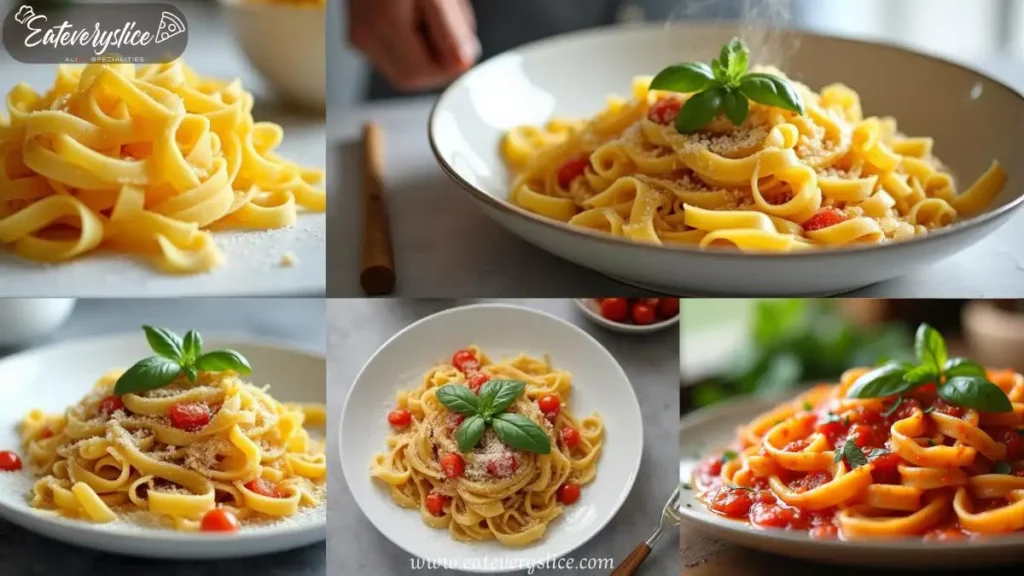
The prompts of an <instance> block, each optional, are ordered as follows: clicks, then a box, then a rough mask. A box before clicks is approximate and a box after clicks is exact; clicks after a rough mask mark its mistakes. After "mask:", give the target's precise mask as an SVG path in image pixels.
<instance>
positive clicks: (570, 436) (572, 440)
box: [562, 426, 580, 449]
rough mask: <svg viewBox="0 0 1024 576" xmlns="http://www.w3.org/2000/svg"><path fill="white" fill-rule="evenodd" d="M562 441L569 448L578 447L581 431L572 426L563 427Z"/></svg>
mask: <svg viewBox="0 0 1024 576" xmlns="http://www.w3.org/2000/svg"><path fill="white" fill-rule="evenodd" d="M562 442H563V443H564V444H565V445H566V447H567V448H570V449H571V448H576V447H577V446H579V445H580V431H579V430H577V429H575V428H573V427H572V426H566V427H565V428H562Z"/></svg>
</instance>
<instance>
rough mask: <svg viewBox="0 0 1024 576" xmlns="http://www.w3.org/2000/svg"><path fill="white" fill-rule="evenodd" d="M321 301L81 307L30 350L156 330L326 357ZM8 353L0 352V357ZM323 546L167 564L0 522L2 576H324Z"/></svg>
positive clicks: (97, 303)
mask: <svg viewBox="0 0 1024 576" xmlns="http://www.w3.org/2000/svg"><path fill="white" fill-rule="evenodd" d="M324 308H325V304H324V301H323V300H319V299H294V300H290V299H273V300H266V299H252V300H249V299H232V300H221V299H195V300H164V301H161V300H80V301H79V302H77V304H76V307H75V311H74V313H73V314H72V315H71V317H70V318H69V319H68V322H67V324H65V325H64V326H63V327H62V328H61V329H60V330H58V331H57V332H55V333H54V334H53V335H51V336H49V337H46V338H43V339H41V340H39V341H37V342H33V343H30V344H26V346H25V347H27V346H28V345H45V344H47V343H50V342H56V341H61V340H68V339H74V338H84V337H88V336H93V335H99V334H109V333H119V332H129V331H132V330H138V329H139V327H140V326H141V325H142V324H157V325H163V326H167V327H170V328H172V329H174V330H187V329H189V328H195V329H197V330H199V331H200V332H202V331H208V332H220V333H225V334H237V335H244V336H251V337H253V338H265V339H269V340H273V341H283V342H290V343H292V344H293V345H295V346H296V347H299V348H303V349H307V350H313V351H319V352H322V351H323V350H324V340H325V326H324V313H325V311H324ZM9 352H12V350H0V357H2V356H4V355H5V354H6V353H9ZM325 561H326V552H325V544H317V545H313V546H307V547H305V548H300V549H297V550H291V551H288V552H282V553H279V554H274V555H270V556H263V557H256V558H248V559H240V560H230V561H224V562H168V561H163V560H146V559H140V558H129V557H127V556H117V555H113V554H105V553H102V552H94V551H92V550H86V549H84V548H76V547H74V546H69V545H67V544H63V543H60V542H57V541H55V540H50V539H48V538H44V537H42V536H37V535H36V534H34V533H32V532H29V531H27V530H24V529H22V528H20V527H18V526H14V525H13V524H9V523H7V522H6V521H4V520H0V574H3V576H52V575H57V574H59V575H61V576H119V575H122V574H124V575H126V576H127V575H129V574H139V573H144V574H146V575H147V576H205V575H207V574H209V575H211V576H212V575H214V574H235V573H237V574H259V575H261V576H263V575H266V576H314V575H322V574H326V572H327V568H326V564H325Z"/></svg>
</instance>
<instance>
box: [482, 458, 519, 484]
mask: <svg viewBox="0 0 1024 576" xmlns="http://www.w3.org/2000/svg"><path fill="white" fill-rule="evenodd" d="M517 469H519V460H516V457H515V454H512V453H511V452H505V453H504V454H502V455H501V456H499V457H497V458H495V459H494V460H491V461H489V462H487V473H488V474H490V475H491V476H494V477H495V478H507V477H509V476H511V475H512V474H513V473H515V471H516V470H517Z"/></svg>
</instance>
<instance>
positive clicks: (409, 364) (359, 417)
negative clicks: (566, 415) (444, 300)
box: [339, 304, 643, 573]
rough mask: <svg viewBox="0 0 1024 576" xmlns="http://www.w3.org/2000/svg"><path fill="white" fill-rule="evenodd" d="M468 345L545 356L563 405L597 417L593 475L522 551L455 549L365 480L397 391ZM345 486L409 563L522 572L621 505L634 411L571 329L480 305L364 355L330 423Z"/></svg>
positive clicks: (610, 366) (573, 543)
mask: <svg viewBox="0 0 1024 576" xmlns="http://www.w3.org/2000/svg"><path fill="white" fill-rule="evenodd" d="M470 344H475V345H477V346H479V347H480V348H481V349H482V350H483V351H484V352H485V353H486V354H487V355H488V356H490V357H491V358H492V359H496V360H497V359H500V358H506V357H512V356H516V355H518V354H520V353H527V354H530V355H534V356H543V355H544V354H548V355H550V357H551V362H552V364H553V365H555V366H557V367H559V368H563V369H565V370H567V371H569V372H570V373H571V374H572V382H573V391H572V408H573V411H574V412H575V413H576V414H578V415H579V414H590V413H591V412H597V413H598V414H600V415H601V417H602V418H603V420H604V424H605V443H604V447H603V448H602V450H601V456H600V459H599V460H598V463H597V476H596V478H595V479H594V481H593V482H592V483H590V484H588V485H587V486H584V487H583V489H582V491H581V493H582V495H581V497H580V499H579V501H578V502H577V503H575V504H573V505H571V506H567V507H566V508H565V512H564V513H563V515H562V516H560V517H559V518H557V519H556V520H555V521H554V522H553V523H552V524H551V525H550V526H549V527H548V529H547V533H546V534H545V535H544V537H543V538H542V539H540V540H539V541H537V542H534V543H532V544H530V545H527V546H524V547H521V548H511V547H507V546H503V545H501V544H499V543H498V542H497V541H493V540H492V541H489V542H459V541H456V540H453V539H452V538H451V537H450V536H449V534H448V531H447V530H438V529H434V528H431V527H429V526H427V525H426V524H424V523H423V520H422V519H421V518H420V515H419V513H418V512H417V511H416V510H410V509H406V508H401V507H399V506H398V505H397V504H395V503H394V501H393V500H392V499H391V496H390V494H389V493H388V491H387V490H386V489H385V487H384V485H383V484H381V483H379V482H376V481H374V480H373V479H372V478H370V463H371V461H372V460H373V456H374V454H376V453H378V452H381V451H383V450H385V449H386V446H387V445H386V439H387V435H388V430H389V427H388V423H387V419H386V418H385V416H386V414H387V412H388V411H389V410H391V409H392V408H393V407H394V403H395V393H396V392H397V391H398V390H399V389H406V388H414V387H415V386H417V385H419V384H420V381H421V379H422V378H423V375H424V374H425V373H426V372H427V371H428V370H429V369H430V367H431V366H433V365H435V364H436V363H438V362H439V361H442V360H445V359H446V358H449V357H450V356H451V354H452V353H453V352H454V351H455V350H459V349H462V348H465V347H466V346H469V345H470ZM339 448H340V455H341V465H342V469H343V471H344V473H345V481H346V482H347V483H348V486H349V488H350V489H351V490H352V495H353V497H354V499H355V501H356V502H357V503H358V504H359V507H360V508H361V509H362V511H363V514H365V515H366V517H367V518H369V519H370V522H372V523H373V525H374V526H376V528H377V529H378V530H379V531H380V532H381V533H382V534H384V536H386V537H387V538H388V539H389V540H391V541H392V542H394V543H395V544H397V545H398V546H399V547H401V548H402V549H404V550H405V551H406V552H408V553H409V554H412V555H413V556H418V557H420V558H424V559H427V560H434V561H438V562H443V563H444V564H440V565H444V566H453V567H454V566H457V567H458V568H459V569H461V570H465V571H470V572H483V573H496V572H510V571H513V570H521V569H525V568H528V567H530V566H533V565H536V564H539V563H542V562H546V561H548V560H550V559H552V558H556V557H560V556H564V555H565V554H568V553H569V552H572V551H573V550H574V549H576V548H577V547H578V546H580V545H582V544H583V543H584V542H586V541H587V540H589V539H590V538H592V537H593V536H594V535H595V534H597V533H598V532H599V531H600V530H601V529H602V528H603V527H604V526H605V525H606V524H608V522H609V521H611V519H612V517H613V516H614V515H615V513H616V511H618V509H619V507H620V506H622V503H623V502H624V501H625V499H626V496H627V495H628V494H629V491H630V489H631V488H632V487H633V481H634V480H635V478H636V475H637V471H638V470H639V468H640V458H641V454H642V452H643V424H642V423H641V418H640V405H639V403H638V402H637V399H636V394H635V393H634V392H633V388H632V386H631V385H630V382H629V378H628V377H627V376H626V374H625V372H624V371H623V370H622V367H621V366H619V363H618V362H616V361H615V359H614V358H613V357H612V355H611V354H610V353H609V352H608V351H607V350H605V348H604V347H603V346H601V344H599V343H598V342H597V341H596V340H594V339H593V338H592V337H591V336H590V335H588V334H587V333H586V332H584V331H583V330H581V329H580V328H578V327H576V326H573V325H572V324H569V323H568V322H566V321H564V320H561V319H559V318H556V317H554V316H551V315H549V314H546V313H543V312H539V311H536V310H531V309H528V308H521V307H518V306H508V305H495V304H482V305H474V306H466V307H462V308H453V309H450V310H446V311H443V312H440V313H437V314H434V315H433V316H428V317H426V318H424V319H422V320H420V321H418V322H416V323H414V324H412V325H410V326H408V327H407V328H405V329H404V330H402V331H401V332H399V333H398V334H396V335H395V336H394V337H392V338H391V339H390V340H388V342H387V343H385V344H384V345H383V346H381V347H380V349H379V350H377V352H376V353H375V354H374V355H373V356H372V357H371V358H370V360H369V361H368V362H367V363H366V365H365V366H364V367H363V369H362V371H361V372H360V373H359V375H358V376H357V377H356V379H355V382H354V383H353V384H352V388H351V389H350V390H349V393H348V397H347V398H346V400H345V407H344V409H343V410H342V414H341V425H340V426H339Z"/></svg>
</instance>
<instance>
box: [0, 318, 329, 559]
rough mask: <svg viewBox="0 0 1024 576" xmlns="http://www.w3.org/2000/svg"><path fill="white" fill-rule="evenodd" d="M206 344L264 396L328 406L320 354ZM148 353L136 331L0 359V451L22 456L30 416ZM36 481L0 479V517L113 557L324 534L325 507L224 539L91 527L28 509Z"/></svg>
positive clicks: (232, 549)
mask: <svg viewBox="0 0 1024 576" xmlns="http://www.w3.org/2000/svg"><path fill="white" fill-rule="evenodd" d="M204 346H205V347H207V348H209V349H211V350H212V349H215V348H233V349H235V350H238V351H239V352H241V353H242V354H244V355H245V356H246V357H247V358H249V360H250V362H251V363H252V367H253V373H252V376H251V377H249V378H248V379H249V380H250V381H251V382H253V383H255V384H259V385H262V384H270V393H271V394H273V395H274V397H275V398H277V399H278V400H282V401H295V402H320V403H325V402H326V399H327V398H326V396H327V391H326V388H325V383H326V381H327V380H326V379H327V361H326V360H325V359H324V357H323V356H322V355H319V354H313V353H309V352H305V351H301V350H294V349H291V348H288V347H287V346H282V345H277V344H270V343H260V342H254V341H250V340H247V339H244V338H237V337H229V336H218V335H216V334H208V335H206V338H205V344H204ZM152 354H153V352H152V350H150V349H149V346H148V345H147V344H146V339H145V338H144V337H143V335H142V332H141V331H138V332H132V333H130V334H121V335H115V336H105V337H99V338H88V339H84V340H75V341H68V342H62V343H59V344H54V345H52V346H46V347H42V348H36V349H32V350H28V351H26V352H22V353H20V354H15V355H13V356H8V357H6V358H4V359H2V360H0V399H2V401H0V450H15V451H20V450H19V447H20V441H19V439H18V434H17V430H16V428H17V425H18V423H19V422H21V419H22V418H24V416H25V414H27V413H28V412H29V411H30V410H32V409H35V408H39V409H41V410H44V411H47V412H63V411H64V410H66V409H67V408H68V407H69V406H71V405H72V404H75V403H76V402H78V401H79V400H81V399H82V397H84V396H85V395H86V394H88V392H89V391H90V390H92V386H93V384H94V383H95V382H96V380H98V379H99V378H100V376H102V375H103V374H104V373H106V372H107V371H109V370H111V369H114V368H117V367H127V366H131V365H132V364H133V363H135V362H137V361H138V360H139V359H140V358H145V357H146V356H151V355H152ZM34 483H35V477H34V476H33V475H32V474H31V473H30V472H29V471H28V470H27V469H26V470H22V471H20V472H3V473H0V517H2V518H4V519H6V520H8V521H10V522H13V523H15V524H18V525H20V526H22V527H23V528H25V529H28V530H32V531H33V532H36V533H39V534H41V535H43V536H47V537H50V538H54V539H56V540H61V541H63V542H67V543H70V544H74V545H76V546H82V547H85V548H93V549H96V550H102V551H104V552H112V553H115V554H127V555H130V556H144V557H151V558H167V559H174V560H206V559H214V558H236V557H241V556H255V555H259V554H269V553H271V552H278V551H281V550H289V549H292V548H297V547H299V546H306V545H309V544H313V543H315V542H322V541H323V540H324V538H325V537H326V533H327V513H326V512H327V510H326V508H327V507H326V505H324V506H321V507H320V508H316V509H311V510H310V512H309V513H306V514H302V515H297V516H295V517H293V518H289V519H287V520H285V521H282V522H280V523H274V524H268V525H266V526H258V527H246V528H242V529H241V530H240V531H238V532H237V533H235V534H230V535H225V534H211V533H208V532H199V533H190V532H175V531H172V530H163V529H158V528H149V527H144V526H139V525H137V524H130V523H127V522H124V521H114V522H111V523H108V524H95V523H92V522H86V521H83V520H73V519H69V518H63V517H60V516H55V515H53V514H49V513H46V512H45V511H41V510H37V509H35V508H32V507H30V506H29V504H28V501H29V495H30V494H31V493H32V485H33V484H34ZM0 572H2V571H0Z"/></svg>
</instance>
